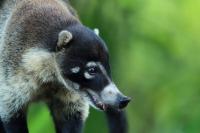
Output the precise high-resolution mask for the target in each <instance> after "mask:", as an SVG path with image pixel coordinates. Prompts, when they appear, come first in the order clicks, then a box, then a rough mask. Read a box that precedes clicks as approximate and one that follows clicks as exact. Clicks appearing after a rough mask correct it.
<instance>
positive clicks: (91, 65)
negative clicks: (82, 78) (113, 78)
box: [86, 61, 97, 67]
mask: <svg viewBox="0 0 200 133" xmlns="http://www.w3.org/2000/svg"><path fill="white" fill-rule="evenodd" d="M93 66H97V64H96V63H95V62H94V61H91V62H88V63H87V65H86V67H93Z"/></svg>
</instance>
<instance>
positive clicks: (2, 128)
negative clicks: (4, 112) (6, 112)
mask: <svg viewBox="0 0 200 133" xmlns="http://www.w3.org/2000/svg"><path fill="white" fill-rule="evenodd" d="M0 133H5V130H4V127H3V122H2V121H1V119H0Z"/></svg>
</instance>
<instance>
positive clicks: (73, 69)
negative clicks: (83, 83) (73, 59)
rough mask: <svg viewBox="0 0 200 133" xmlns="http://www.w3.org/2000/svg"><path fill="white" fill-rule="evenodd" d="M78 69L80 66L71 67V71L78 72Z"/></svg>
mask: <svg viewBox="0 0 200 133" xmlns="http://www.w3.org/2000/svg"><path fill="white" fill-rule="evenodd" d="M79 71H80V67H74V68H72V69H71V72H73V73H78V72H79Z"/></svg>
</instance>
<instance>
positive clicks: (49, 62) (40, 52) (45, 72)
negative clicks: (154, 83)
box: [22, 48, 56, 82]
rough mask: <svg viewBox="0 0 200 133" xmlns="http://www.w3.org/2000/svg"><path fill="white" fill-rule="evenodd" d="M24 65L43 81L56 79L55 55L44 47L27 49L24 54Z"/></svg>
mask: <svg viewBox="0 0 200 133" xmlns="http://www.w3.org/2000/svg"><path fill="white" fill-rule="evenodd" d="M22 66H23V67H24V69H25V70H26V71H27V72H29V73H32V74H33V76H35V77H36V78H39V80H41V81H42V82H48V81H52V80H54V79H55V74H56V68H55V66H56V61H55V58H54V55H53V54H51V53H50V52H48V51H46V50H44V49H39V48H32V49H29V50H27V51H26V53H25V54H24V55H23V59H22Z"/></svg>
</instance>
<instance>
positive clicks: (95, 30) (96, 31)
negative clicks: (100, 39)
mask: <svg viewBox="0 0 200 133" xmlns="http://www.w3.org/2000/svg"><path fill="white" fill-rule="evenodd" d="M94 33H95V34H96V35H97V36H99V29H98V28H95V29H94Z"/></svg>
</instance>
